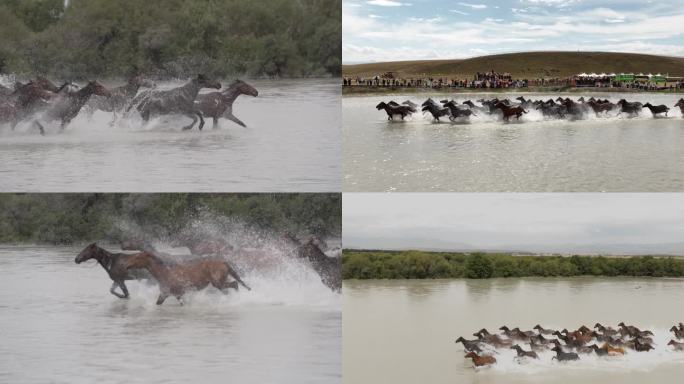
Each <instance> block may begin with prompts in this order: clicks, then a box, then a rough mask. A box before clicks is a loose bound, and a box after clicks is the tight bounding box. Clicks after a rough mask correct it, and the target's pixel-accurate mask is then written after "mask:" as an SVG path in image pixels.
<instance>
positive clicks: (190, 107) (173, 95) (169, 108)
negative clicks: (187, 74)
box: [127, 74, 221, 131]
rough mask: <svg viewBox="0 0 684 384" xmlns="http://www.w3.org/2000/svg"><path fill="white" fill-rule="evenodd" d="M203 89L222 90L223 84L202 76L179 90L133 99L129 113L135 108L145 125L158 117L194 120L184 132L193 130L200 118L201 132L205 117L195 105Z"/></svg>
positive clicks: (153, 93)
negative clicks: (175, 116)
mask: <svg viewBox="0 0 684 384" xmlns="http://www.w3.org/2000/svg"><path fill="white" fill-rule="evenodd" d="M202 88H214V89H221V84H220V83H219V82H218V81H216V80H212V79H209V78H208V77H206V76H204V75H201V74H200V75H197V77H196V78H194V79H192V80H190V81H189V82H187V83H186V84H185V85H183V86H181V87H178V88H174V89H170V90H167V91H149V92H144V93H141V94H140V95H139V96H137V97H136V98H134V99H133V101H132V102H131V105H129V107H128V108H127V111H129V110H130V109H131V108H132V107H133V106H135V108H136V109H137V110H138V112H140V115H141V116H142V119H143V121H144V122H145V123H147V122H148V121H149V120H150V117H152V116H157V115H172V114H181V115H186V116H188V117H190V118H191V119H192V123H190V124H189V125H186V126H185V127H183V130H184V131H187V130H190V129H192V127H194V126H195V124H196V123H197V118H198V117H199V120H200V124H199V129H200V131H201V130H202V128H203V127H204V117H202V112H201V111H200V109H199V108H198V107H197V105H195V99H196V98H197V95H198V94H199V91H200V89H202Z"/></svg>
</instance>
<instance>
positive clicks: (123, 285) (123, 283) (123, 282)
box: [119, 281, 129, 299]
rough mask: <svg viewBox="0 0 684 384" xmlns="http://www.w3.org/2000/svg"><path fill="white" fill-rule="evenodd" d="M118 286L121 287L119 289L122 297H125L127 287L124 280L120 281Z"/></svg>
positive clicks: (126, 295) (126, 296)
mask: <svg viewBox="0 0 684 384" xmlns="http://www.w3.org/2000/svg"><path fill="white" fill-rule="evenodd" d="M119 287H121V291H122V292H123V294H124V297H125V298H126V299H127V298H128V296H129V295H128V288H126V282H125V281H121V282H120V283H119Z"/></svg>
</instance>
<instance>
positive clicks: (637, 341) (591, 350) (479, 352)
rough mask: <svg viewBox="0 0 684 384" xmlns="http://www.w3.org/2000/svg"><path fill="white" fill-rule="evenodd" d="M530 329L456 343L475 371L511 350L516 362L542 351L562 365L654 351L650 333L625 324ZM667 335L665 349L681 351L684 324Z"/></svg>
mask: <svg viewBox="0 0 684 384" xmlns="http://www.w3.org/2000/svg"><path fill="white" fill-rule="evenodd" d="M533 329H534V330H533V331H521V330H520V328H517V327H516V328H513V329H510V328H508V327H507V326H505V325H504V326H502V327H500V328H499V330H500V331H501V334H496V333H489V331H487V329H485V328H482V329H481V330H479V331H478V332H476V333H474V334H473V336H476V337H477V339H474V340H466V339H465V338H463V337H459V338H458V339H456V343H462V344H463V349H464V351H465V352H466V354H465V358H469V359H472V362H473V364H474V366H475V367H481V366H488V365H493V364H496V363H497V361H496V357H494V356H493V355H492V354H498V352H497V349H501V348H509V349H514V350H515V351H516V355H517V356H516V359H518V362H521V361H522V360H523V359H539V355H538V352H542V351H552V352H555V353H556V355H555V356H553V357H552V360H554V359H555V360H558V361H559V362H562V361H574V360H580V356H582V355H590V354H595V355H597V356H605V357H614V356H622V355H625V354H627V353H630V352H632V351H634V352H648V351H650V350H653V349H655V348H654V347H653V345H655V343H654V341H653V337H652V336H653V332H651V331H649V330H641V329H639V328H637V327H635V326H633V325H626V324H625V323H624V322H621V323H619V324H618V328H617V329H615V328H612V327H609V326H604V325H602V324H600V323H596V324H595V325H594V329H590V328H588V327H587V326H584V325H582V326H581V327H579V328H578V329H577V330H575V331H568V330H567V329H563V330H560V331H559V330H555V329H546V328H543V327H542V326H541V325H536V326H535V327H534V328H533ZM670 332H672V333H673V335H674V338H673V339H672V340H670V342H669V343H667V345H671V346H672V348H673V350H675V351H684V341H678V340H682V339H684V324H682V323H679V324H678V325H675V326H672V328H670ZM522 344H528V345H529V346H530V350H525V349H524V348H523V347H522V346H521V345H522ZM599 344H600V345H599Z"/></svg>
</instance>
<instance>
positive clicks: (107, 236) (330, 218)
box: [0, 193, 342, 244]
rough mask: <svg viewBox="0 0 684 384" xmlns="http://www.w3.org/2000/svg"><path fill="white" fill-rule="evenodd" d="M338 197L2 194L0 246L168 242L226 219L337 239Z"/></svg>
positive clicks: (275, 230) (262, 228)
mask: <svg viewBox="0 0 684 384" xmlns="http://www.w3.org/2000/svg"><path fill="white" fill-rule="evenodd" d="M341 217H342V198H341V196H340V194H318V193H301V194H188V193H169V194H145V193H141V194H120V193H105V194H101V193H94V194H77V193H74V194H11V193H5V194H0V243H45V244H72V243H79V242H89V241H95V240H109V241H118V240H121V239H122V237H123V236H126V235H130V234H128V233H126V227H133V228H136V229H137V230H139V231H141V232H144V234H145V235H146V236H153V237H155V238H161V239H163V238H167V237H170V236H174V235H176V234H178V233H179V232H180V231H182V230H183V229H185V228H187V227H188V226H189V225H190V224H191V223H192V222H193V221H197V220H203V219H204V220H209V221H212V220H213V219H217V222H220V219H225V218H229V219H230V220H233V221H235V222H239V223H240V225H243V226H245V227H246V228H248V229H254V230H258V231H265V232H273V233H274V234H281V233H284V232H291V233H294V234H297V233H303V234H315V235H319V236H340V235H341V233H342V228H341V226H342V224H341V220H342V219H341Z"/></svg>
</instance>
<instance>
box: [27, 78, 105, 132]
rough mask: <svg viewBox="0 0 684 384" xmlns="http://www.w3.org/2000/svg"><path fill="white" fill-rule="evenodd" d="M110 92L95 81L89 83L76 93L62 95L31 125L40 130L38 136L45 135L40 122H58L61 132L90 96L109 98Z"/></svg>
mask: <svg viewBox="0 0 684 384" xmlns="http://www.w3.org/2000/svg"><path fill="white" fill-rule="evenodd" d="M110 94H111V93H110V92H109V91H108V90H107V89H106V88H105V87H103V86H102V84H100V83H98V82H97V81H91V82H89V83H88V85H86V86H85V87H83V88H81V89H79V90H78V91H76V92H72V93H66V94H62V95H61V96H60V97H59V98H58V99H57V100H56V101H55V104H53V105H51V106H50V107H49V108H48V109H47V110H46V111H45V112H44V113H43V114H42V115H41V116H40V117H39V118H38V119H35V120H34V121H33V123H34V124H35V125H36V126H37V127H38V129H39V130H40V134H41V135H44V134H45V128H44V127H43V124H41V123H40V120H46V121H51V120H60V122H61V124H60V127H61V129H62V130H63V129H64V128H66V126H67V125H69V123H70V122H71V120H73V119H74V118H75V117H76V116H78V113H79V112H80V111H81V108H83V106H84V105H85V103H86V102H88V99H90V96H92V95H98V96H107V97H109V96H110Z"/></svg>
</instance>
